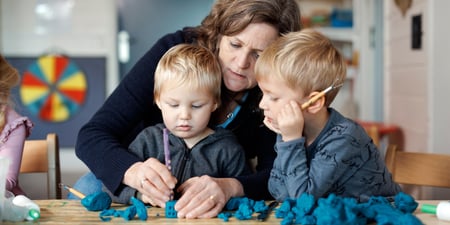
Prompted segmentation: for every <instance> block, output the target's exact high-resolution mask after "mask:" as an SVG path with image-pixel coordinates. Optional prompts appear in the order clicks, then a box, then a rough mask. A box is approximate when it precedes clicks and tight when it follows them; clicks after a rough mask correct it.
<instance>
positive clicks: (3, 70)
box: [0, 54, 20, 132]
mask: <svg viewBox="0 0 450 225" xmlns="http://www.w3.org/2000/svg"><path fill="white" fill-rule="evenodd" d="M19 80H20V77H19V73H18V72H17V70H16V69H15V68H14V67H12V66H11V65H10V64H9V63H8V62H7V61H6V59H5V58H3V56H2V55H1V54H0V132H1V131H2V130H3V128H4V127H5V123H6V106H8V105H11V100H10V97H9V96H10V92H11V89H12V88H13V87H14V86H16V85H17V84H18V83H19Z"/></svg>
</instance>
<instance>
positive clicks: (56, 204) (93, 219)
mask: <svg viewBox="0 0 450 225" xmlns="http://www.w3.org/2000/svg"><path fill="white" fill-rule="evenodd" d="M35 202H36V203H37V204H38V205H39V206H40V208H41V218H40V219H38V220H37V221H35V222H29V221H28V222H27V221H23V222H8V221H3V223H2V224H4V225H17V224H40V225H46V224H51V225H61V224H64V225H66V224H68V225H72V224H89V225H100V224H101V225H111V224H146V225H148V224H156V225H158V224H191V225H196V224H197V225H210V224H222V225H236V224H244V225H245V224H265V225H279V224H280V222H281V219H276V218H275V216H274V213H273V212H272V214H271V215H270V216H269V218H268V219H267V220H266V221H265V222H260V221H258V220H256V216H257V215H258V214H257V213H255V214H254V215H253V218H252V219H251V220H238V219H236V218H234V217H231V218H230V220H229V221H228V222H225V221H223V220H222V219H219V218H212V219H170V218H165V216H164V209H162V208H158V207H150V208H148V210H147V212H148V219H147V220H146V221H142V220H139V219H138V217H135V219H134V220H130V221H126V220H124V219H123V218H122V217H114V218H112V220H111V221H108V222H103V221H102V220H101V219H100V217H99V214H100V212H92V211H87V210H86V209H85V208H84V206H83V205H81V203H80V201H77V200H67V199H58V200H35ZM418 202H419V207H418V208H417V210H416V213H415V215H416V216H417V218H419V219H420V220H421V221H422V222H423V223H424V224H427V225H429V224H431V225H433V224H439V225H442V224H444V225H445V224H448V225H450V222H447V221H442V220H438V219H437V217H436V215H433V214H426V213H422V212H420V208H421V205H422V204H435V205H437V204H438V203H439V202H440V201H439V200H427V201H425V200H422V201H418ZM126 207H127V206H123V205H118V204H112V208H114V209H119V210H123V209H125V208H126Z"/></svg>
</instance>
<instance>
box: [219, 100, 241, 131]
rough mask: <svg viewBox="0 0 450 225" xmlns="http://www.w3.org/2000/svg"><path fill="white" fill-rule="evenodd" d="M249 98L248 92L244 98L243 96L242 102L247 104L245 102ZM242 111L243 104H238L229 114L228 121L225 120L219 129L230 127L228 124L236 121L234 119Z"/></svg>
mask: <svg viewBox="0 0 450 225" xmlns="http://www.w3.org/2000/svg"><path fill="white" fill-rule="evenodd" d="M247 96H248V92H245V93H244V96H242V100H241V102H245V100H247ZM240 110H241V104H239V103H238V104H237V105H236V107H235V108H234V110H233V111H231V112H229V113H228V114H227V115H226V117H227V119H226V120H225V122H223V123H222V124H219V125H218V127H222V128H226V127H227V126H228V124H230V123H231V121H233V120H234V118H235V117H236V115H237V114H238V112H239V111H240Z"/></svg>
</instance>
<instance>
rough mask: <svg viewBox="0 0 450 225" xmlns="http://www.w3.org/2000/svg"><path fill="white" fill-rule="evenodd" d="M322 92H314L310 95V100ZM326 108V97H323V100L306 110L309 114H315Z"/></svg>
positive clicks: (320, 99)
mask: <svg viewBox="0 0 450 225" xmlns="http://www.w3.org/2000/svg"><path fill="white" fill-rule="evenodd" d="M319 93H320V92H317V91H315V92H312V93H311V94H309V98H310V99H311V98H313V97H314V96H316V95H318V94H319ZM324 106H325V96H322V97H321V98H319V99H317V100H316V101H315V102H314V103H312V104H311V105H310V106H309V107H308V108H307V109H306V110H308V112H309V113H311V114H315V113H317V112H318V111H320V110H321V109H322V108H323V107H324Z"/></svg>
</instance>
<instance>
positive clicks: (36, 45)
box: [0, 0, 213, 199]
mask: <svg viewBox="0 0 450 225" xmlns="http://www.w3.org/2000/svg"><path fill="white" fill-rule="evenodd" d="M39 2H44V3H49V4H57V3H73V8H72V13H71V17H70V19H69V20H66V21H65V23H59V22H58V21H53V22H54V23H55V24H54V25H55V27H56V28H57V29H55V30H53V31H50V32H46V33H45V32H44V33H42V32H41V33H39V32H37V31H36V27H37V26H38V25H43V24H44V25H45V23H42V21H41V23H39V22H40V21H39V20H38V18H37V17H36V15H35V11H34V10H35V8H36V4H37V3H39ZM150 2H151V3H150ZM133 3H140V4H141V5H142V4H144V5H145V6H143V9H139V10H137V11H138V12H139V13H141V14H138V15H134V16H135V17H136V18H129V19H130V20H131V21H132V22H131V23H133V25H136V27H135V29H139V30H140V31H142V32H144V31H146V32H149V33H151V34H150V35H149V34H148V33H145V34H144V35H142V36H133V37H132V42H134V43H132V45H133V44H141V45H139V46H141V47H142V49H144V50H145V49H148V48H149V47H150V45H151V44H153V42H154V41H156V39H158V38H159V37H161V36H162V35H163V34H165V33H167V32H173V31H175V29H179V28H181V27H183V26H186V25H197V24H199V23H200V19H202V18H203V17H204V16H205V15H206V13H207V12H208V11H209V8H210V6H211V5H212V3H213V0H209V1H204V0H201V1H193V2H184V1H183V2H180V1H178V0H171V1H169V0H165V1H154V0H152V1H145V2H144V1H141V0H136V1H131V0H113V1H111V0H95V1H90V0H35V1H29V0H0V52H2V53H3V54H5V55H6V56H9V57H36V56H39V55H41V54H42V53H43V52H47V51H48V50H52V49H55V48H56V47H57V49H59V50H63V51H64V53H65V54H67V55H69V56H73V57H105V58H106V60H107V67H106V70H107V71H106V77H107V81H106V90H105V94H106V95H108V94H109V93H111V91H112V90H113V89H114V88H115V87H116V85H117V83H118V82H119V74H118V73H119V72H118V70H119V68H118V67H119V64H118V61H117V56H116V55H117V54H116V50H117V47H116V35H117V29H118V28H117V27H118V12H117V6H119V7H120V6H122V7H125V6H126V7H130V8H133V7H136V6H134V5H127V4H133ZM149 4H151V6H148V5H149ZM141 5H139V6H141ZM176 6H179V7H180V8H178V9H176V10H171V9H172V8H173V7H176ZM148 7H153V8H148ZM146 9H147V10H146ZM168 10H170V11H168ZM134 13H135V14H137V12H136V11H134ZM149 13H150V14H151V15H149ZM62 19H63V22H64V18H62ZM145 20H151V21H150V22H149V21H145ZM136 21H140V22H142V21H143V23H140V24H137V23H136ZM122 22H124V21H122ZM61 24H62V25H63V26H59V25H61ZM122 25H124V24H122ZM143 28H146V29H143ZM133 35H135V34H134V33H133ZM143 43H144V44H143ZM145 43H146V44H145ZM142 45H143V46H142ZM137 54H138V55H139V56H138V57H140V55H142V52H140V53H137ZM35 129H39V127H36V128H35ZM67 129H68V130H73V135H74V136H76V135H77V132H78V130H76V129H73V128H71V127H67ZM60 157H61V169H62V182H63V183H65V184H67V185H73V184H74V183H75V181H76V180H77V179H78V178H79V177H80V176H81V175H82V174H84V173H85V172H87V171H88V169H87V167H86V166H85V165H84V164H83V163H82V162H81V161H80V160H79V159H78V158H77V157H76V156H75V153H74V149H71V148H64V149H61V151H60ZM43 178H44V177H43V176H38V177H37V178H35V177H32V176H31V175H22V176H21V177H20V183H21V185H22V187H24V189H25V190H26V191H27V194H29V195H30V197H32V198H34V199H41V198H45V196H46V194H45V188H46V186H45V185H43V186H37V184H36V183H38V182H36V181H38V180H42V179H43ZM66 194H67V192H66V191H64V193H63V196H65V195H66Z"/></svg>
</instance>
